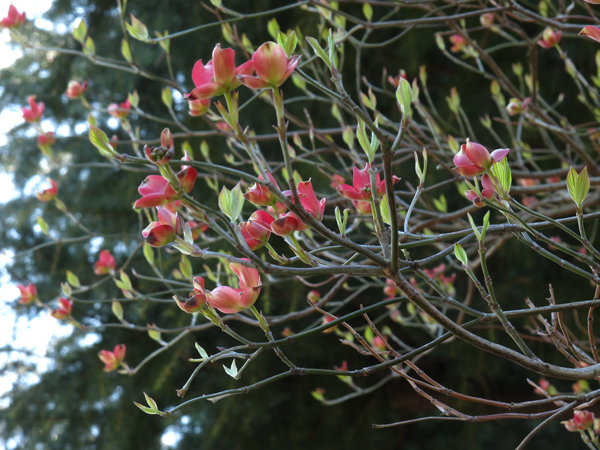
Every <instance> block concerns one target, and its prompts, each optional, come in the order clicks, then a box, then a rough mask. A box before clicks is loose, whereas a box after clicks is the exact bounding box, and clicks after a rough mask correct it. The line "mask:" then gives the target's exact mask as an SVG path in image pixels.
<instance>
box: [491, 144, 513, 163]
mask: <svg viewBox="0 0 600 450" xmlns="http://www.w3.org/2000/svg"><path fill="white" fill-rule="evenodd" d="M508 152H510V148H499V149H498V150H494V151H493V152H492V154H491V155H490V156H491V157H492V164H494V163H497V162H500V161H502V159H503V158H504V157H505V156H506V155H508Z"/></svg>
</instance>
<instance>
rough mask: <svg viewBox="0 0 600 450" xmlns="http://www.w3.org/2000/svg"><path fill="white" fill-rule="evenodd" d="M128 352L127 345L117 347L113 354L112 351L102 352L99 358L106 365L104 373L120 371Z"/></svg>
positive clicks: (99, 353)
mask: <svg viewBox="0 0 600 450" xmlns="http://www.w3.org/2000/svg"><path fill="white" fill-rule="evenodd" d="M126 350H127V349H126V347H125V344H119V345H116V346H115V348H114V350H113V351H112V352H111V351H110V350H100V351H99V352H98V358H100V360H101V361H102V362H103V363H104V371H105V372H112V371H113V370H116V369H118V368H119V366H120V365H121V363H122V362H123V360H124V359H125V352H126Z"/></svg>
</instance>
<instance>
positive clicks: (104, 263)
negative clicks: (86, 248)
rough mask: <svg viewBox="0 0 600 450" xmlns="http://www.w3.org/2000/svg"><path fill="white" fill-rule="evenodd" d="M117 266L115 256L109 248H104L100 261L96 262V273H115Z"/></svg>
mask: <svg viewBox="0 0 600 450" xmlns="http://www.w3.org/2000/svg"><path fill="white" fill-rule="evenodd" d="M116 267H117V263H116V262H115V258H114V257H113V255H112V254H111V253H110V252H109V251H108V250H102V251H101V252H100V256H99V258H98V261H96V263H95V264H94V273H95V274H96V275H106V274H109V273H113V272H114V271H115V269H116Z"/></svg>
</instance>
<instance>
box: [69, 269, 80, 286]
mask: <svg viewBox="0 0 600 450" xmlns="http://www.w3.org/2000/svg"><path fill="white" fill-rule="evenodd" d="M67 282H68V283H69V284H70V285H71V286H73V287H74V288H78V287H80V286H81V283H79V278H78V277H77V275H75V274H74V273H73V272H71V271H70V270H67Z"/></svg>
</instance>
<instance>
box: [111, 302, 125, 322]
mask: <svg viewBox="0 0 600 450" xmlns="http://www.w3.org/2000/svg"><path fill="white" fill-rule="evenodd" d="M111 309H112V312H113V314H114V315H115V317H116V318H117V319H119V320H123V306H121V303H119V302H118V301H116V300H115V301H114V302H112V307H111Z"/></svg>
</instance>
